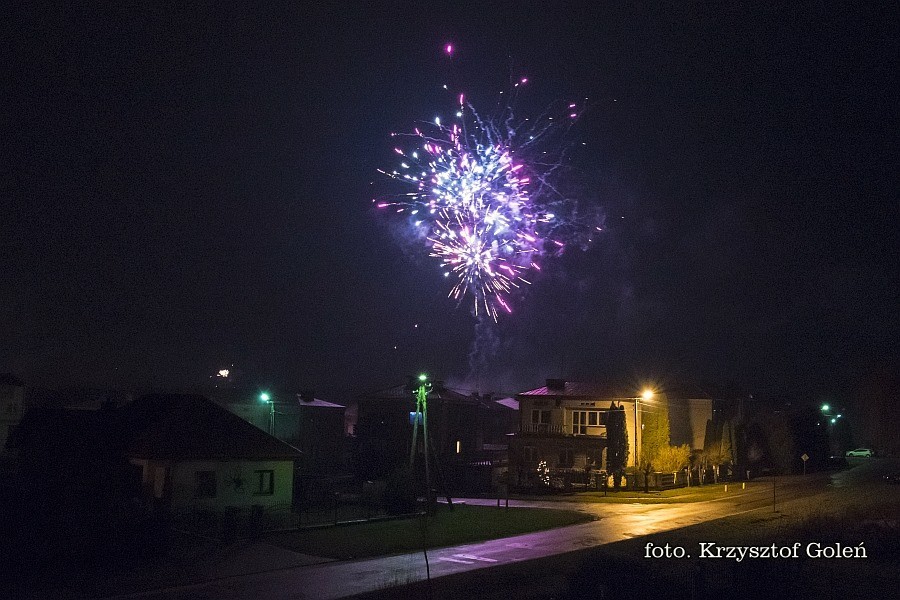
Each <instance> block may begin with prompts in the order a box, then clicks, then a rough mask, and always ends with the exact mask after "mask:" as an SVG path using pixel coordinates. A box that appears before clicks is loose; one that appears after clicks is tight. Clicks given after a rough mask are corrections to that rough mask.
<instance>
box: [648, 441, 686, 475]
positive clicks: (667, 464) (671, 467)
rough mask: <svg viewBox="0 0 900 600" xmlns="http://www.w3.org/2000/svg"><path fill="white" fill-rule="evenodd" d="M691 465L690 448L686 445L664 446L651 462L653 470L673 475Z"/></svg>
mask: <svg viewBox="0 0 900 600" xmlns="http://www.w3.org/2000/svg"><path fill="white" fill-rule="evenodd" d="M690 464H691V447H690V446H688V445H687V444H683V445H681V446H666V447H665V448H662V449H661V450H660V451H659V452H658V453H657V454H656V459H655V460H654V462H653V465H654V468H655V469H656V470H657V471H660V472H662V473H675V472H677V471H680V470H682V469H684V468H685V467H687V466H689V465H690Z"/></svg>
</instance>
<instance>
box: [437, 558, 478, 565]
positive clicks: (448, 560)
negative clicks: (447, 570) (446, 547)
mask: <svg viewBox="0 0 900 600" xmlns="http://www.w3.org/2000/svg"><path fill="white" fill-rule="evenodd" d="M438 560H445V561H447V562H455V563H462V564H464V565H471V564H474V563H473V562H472V561H471V560H459V559H458V558H450V557H449V556H442V557H440V558H439V559H438Z"/></svg>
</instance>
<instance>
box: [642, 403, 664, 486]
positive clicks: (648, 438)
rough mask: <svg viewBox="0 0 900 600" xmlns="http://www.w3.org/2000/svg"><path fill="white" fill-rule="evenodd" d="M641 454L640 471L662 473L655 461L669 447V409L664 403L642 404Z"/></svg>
mask: <svg viewBox="0 0 900 600" xmlns="http://www.w3.org/2000/svg"><path fill="white" fill-rule="evenodd" d="M641 423H642V424H643V429H642V430H641V454H640V459H641V460H640V465H638V467H639V468H640V470H642V471H648V472H649V471H651V470H655V471H664V470H665V469H661V468H660V467H659V466H658V465H656V463H655V461H656V460H657V459H658V457H659V456H660V453H661V452H663V451H666V452H667V451H668V448H669V447H670V446H669V407H668V406H667V405H666V404H665V403H654V404H653V405H648V404H644V405H643V406H642V410H641Z"/></svg>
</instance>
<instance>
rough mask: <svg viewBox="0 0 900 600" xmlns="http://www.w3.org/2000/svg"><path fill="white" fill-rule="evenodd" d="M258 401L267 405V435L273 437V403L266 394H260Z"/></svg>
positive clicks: (270, 397)
mask: <svg viewBox="0 0 900 600" xmlns="http://www.w3.org/2000/svg"><path fill="white" fill-rule="evenodd" d="M259 399H260V401H262V402H268V403H269V435H275V401H274V400H272V396H270V395H269V393H268V392H261V393H260V394H259Z"/></svg>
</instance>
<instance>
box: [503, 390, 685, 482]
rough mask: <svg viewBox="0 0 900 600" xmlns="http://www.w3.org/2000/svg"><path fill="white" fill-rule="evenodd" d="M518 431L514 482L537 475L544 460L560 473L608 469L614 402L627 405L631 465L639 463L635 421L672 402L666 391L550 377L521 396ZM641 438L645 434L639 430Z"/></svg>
mask: <svg viewBox="0 0 900 600" xmlns="http://www.w3.org/2000/svg"><path fill="white" fill-rule="evenodd" d="M516 399H517V400H518V401H519V419H520V421H519V423H520V425H519V432H518V434H517V435H515V436H514V438H513V441H512V443H511V444H510V467H511V469H510V470H511V474H512V476H513V478H514V480H515V481H518V482H519V483H525V482H526V481H530V480H531V479H533V478H534V473H535V470H536V469H537V468H538V466H539V465H542V466H545V467H546V468H547V469H549V470H550V471H555V472H566V471H569V472H579V471H580V472H585V471H587V470H589V469H594V470H604V469H605V468H606V449H607V439H606V423H607V414H608V412H609V409H610V407H611V406H612V405H613V403H615V405H616V406H624V408H625V418H626V428H627V431H628V447H629V449H630V452H629V455H628V466H633V465H634V463H635V452H634V449H635V445H636V444H635V431H636V429H635V423H637V424H638V427H640V426H641V424H642V418H641V415H642V412H643V411H645V410H649V409H651V407H652V409H653V410H659V409H660V408H661V407H663V406H666V407H668V400H667V398H666V396H665V394H658V393H657V394H654V395H653V397H652V398H651V397H645V396H642V393H641V391H640V390H633V391H631V393H628V392H627V391H624V390H622V389H619V388H617V387H614V386H609V385H602V384H594V383H581V382H574V381H565V380H563V379H548V380H547V382H546V385H545V386H543V387H539V388H536V389H533V390H529V391H527V392H522V393H520V394H517V395H516ZM638 441H640V437H639V435H638Z"/></svg>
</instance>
